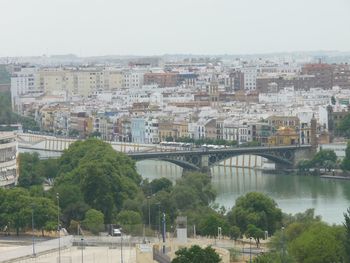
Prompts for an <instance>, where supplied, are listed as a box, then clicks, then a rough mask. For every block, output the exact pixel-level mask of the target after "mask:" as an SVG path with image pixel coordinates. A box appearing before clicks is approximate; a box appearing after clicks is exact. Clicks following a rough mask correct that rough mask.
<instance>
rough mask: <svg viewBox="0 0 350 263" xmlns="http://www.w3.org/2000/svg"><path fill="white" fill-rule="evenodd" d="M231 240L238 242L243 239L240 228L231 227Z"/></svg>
mask: <svg viewBox="0 0 350 263" xmlns="http://www.w3.org/2000/svg"><path fill="white" fill-rule="evenodd" d="M229 231H230V238H231V239H233V240H237V239H238V238H240V237H241V230H240V229H239V227H238V226H231V227H230V230H229Z"/></svg>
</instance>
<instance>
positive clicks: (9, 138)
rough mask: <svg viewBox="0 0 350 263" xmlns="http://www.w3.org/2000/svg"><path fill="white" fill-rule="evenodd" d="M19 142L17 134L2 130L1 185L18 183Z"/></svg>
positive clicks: (0, 136) (0, 149)
mask: <svg viewBox="0 0 350 263" xmlns="http://www.w3.org/2000/svg"><path fill="white" fill-rule="evenodd" d="M17 157H18V143H17V139H16V135H15V134H13V133H10V132H0V187H9V186H14V185H16V184H17V180H18V169H17Z"/></svg>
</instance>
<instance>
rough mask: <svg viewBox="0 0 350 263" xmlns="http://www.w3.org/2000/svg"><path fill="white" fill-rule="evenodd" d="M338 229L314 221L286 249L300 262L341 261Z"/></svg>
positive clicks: (340, 240)
mask: <svg viewBox="0 0 350 263" xmlns="http://www.w3.org/2000/svg"><path fill="white" fill-rule="evenodd" d="M342 247H343V245H342V238H341V233H340V229H339V228H337V227H331V226H328V225H326V224H324V223H314V224H312V225H311V226H310V227H309V228H307V229H306V230H305V231H303V232H302V233H301V234H300V235H299V236H298V237H297V238H295V239H294V240H292V241H291V242H290V244H289V247H288V251H289V252H290V253H291V254H292V255H293V257H294V258H295V259H296V261H297V262H300V263H313V262H319V263H331V262H343V260H342V258H343V250H342Z"/></svg>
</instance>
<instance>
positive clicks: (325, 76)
mask: <svg viewBox="0 0 350 263" xmlns="http://www.w3.org/2000/svg"><path fill="white" fill-rule="evenodd" d="M302 73H303V74H305V75H313V76H315V87H316V88H323V89H331V88H332V87H333V67H332V66H331V65H328V64H324V63H317V64H305V65H304V66H303V67H302Z"/></svg>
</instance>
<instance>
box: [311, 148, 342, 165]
mask: <svg viewBox="0 0 350 263" xmlns="http://www.w3.org/2000/svg"><path fill="white" fill-rule="evenodd" d="M330 162H332V163H334V164H335V163H336V162H337V155H336V154H335V152H334V151H333V150H320V151H319V152H318V153H316V155H315V156H314V158H313V159H312V164H313V166H314V167H320V168H321V167H322V168H325V169H327V168H328V166H329V163H330Z"/></svg>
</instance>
